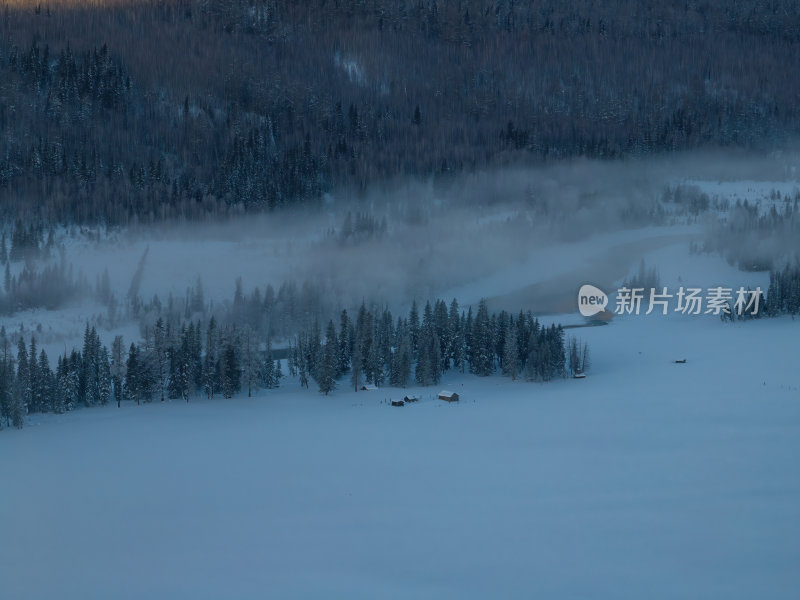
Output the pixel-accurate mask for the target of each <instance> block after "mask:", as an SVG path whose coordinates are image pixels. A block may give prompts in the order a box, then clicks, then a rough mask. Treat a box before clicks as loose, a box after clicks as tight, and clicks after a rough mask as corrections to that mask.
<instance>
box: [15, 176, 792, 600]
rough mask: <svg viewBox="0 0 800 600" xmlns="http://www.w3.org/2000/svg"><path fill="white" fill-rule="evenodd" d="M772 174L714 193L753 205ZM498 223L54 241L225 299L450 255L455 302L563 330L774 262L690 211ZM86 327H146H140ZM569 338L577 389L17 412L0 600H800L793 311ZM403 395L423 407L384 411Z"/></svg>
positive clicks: (98, 265)
mask: <svg viewBox="0 0 800 600" xmlns="http://www.w3.org/2000/svg"><path fill="white" fill-rule="evenodd" d="M711 185H712V184H710V183H709V184H708V186H711ZM714 185H717V184H714ZM726 185H727V184H726ZM786 185H790V184H786ZM791 185H794V184H791ZM708 186H706V187H705V188H704V190H705V191H709V193H711V192H712V191H713V190H710V188H709V187H708ZM773 187H774V186H773V185H772V184H770V183H767V184H763V185H760V187H758V188H757V189H756V187H755V184H752V183H751V182H740V184H739V185H738V186H733V187H732V188H731V189H728V188H725V190H722V189H721V188H720V190H719V193H723V192H724V193H725V194H726V195H728V196H731V195H733V194H744V193H745V192H746V193H747V194H749V195H748V198H751V197H752V199H753V201H759V202H761V201H763V202H767V201H768V200H769V193H768V191H769V190H771V189H773ZM751 188H752V189H751ZM792 189H793V188H792ZM737 190H738V191H737ZM765 190H766V191H765ZM783 191H788V188H787V189H786V190H783V189H782V192H783ZM751 192H752V194H751ZM762 192H763V193H762ZM490 217H491V215H489V216H486V215H484V216H482V217H481V219H480V220H479V222H478V223H477V224H472V225H470V226H471V227H474V228H475V229H474V230H473V232H474V233H475V236H476V238H477V237H479V236H478V233H480V232H481V231H483V232H484V233H485V232H487V231H494V230H492V229H491V228H492V227H497V228H498V229H497V231H498V232H500V233H499V234H497V235H496V236H495V239H493V240H491V241H490V242H489V244H490V245H489V246H487V247H488V248H490V250H485V249H484V247H483V246H481V245H479V244H474V243H473V241H472V238H470V237H469V236H465V238H464V239H460V240H457V243H456V242H453V241H452V239H456V238H457V237H458V236H453V238H450V237H446V236H445V237H443V238H442V240H441V241H440V242H437V243H438V244H439V245H438V246H437V247H436V248H437V253H434V252H433V251H432V250H431V248H432V246H431V247H428V246H425V245H419V244H417V243H415V241H414V240H411V241H410V242H409V243H408V244H406V245H404V246H402V247H399V248H395V247H394V246H392V247H391V248H388V246H391V244H387V248H381V247H380V246H379V245H376V246H374V247H373V246H371V245H369V244H367V245H365V246H359V247H356V248H351V249H347V248H345V249H343V250H342V249H340V250H337V251H336V252H340V253H341V254H337V253H336V252H333V251H332V249H333V246H326V245H325V244H322V243H320V239H318V238H313V239H312V238H307V237H306V238H304V237H303V235H302V229H292V228H291V224H290V223H287V225H286V229H285V231H283V232H282V234H281V235H276V236H273V235H272V234H271V235H269V236H267V235H265V236H259V234H258V227H259V226H260V225H259V224H258V223H256V224H255V225H254V231H251V232H249V233H248V235H247V236H246V237H241V239H240V238H237V236H236V232H233V231H227V230H225V231H222V232H220V231H216V230H215V231H214V234H215V236H216V237H211V236H203V235H200V236H198V235H197V232H194V233H193V234H192V235H188V234H187V236H183V234H180V235H178V234H169V235H167V234H165V235H164V236H163V237H160V238H159V237H153V238H152V239H146V240H142V239H133V240H127V239H126V238H124V237H123V238H121V239H120V240H116V241H115V240H112V241H109V242H102V243H101V244H100V245H96V244H94V243H84V242H83V241H81V239H80V238H73V241H72V242H71V244H69V245H68V248H67V250H68V255H69V260H75V262H76V266H78V267H80V268H81V269H83V271H84V272H85V273H86V274H87V275H88V276H89V278H90V280H91V281H94V277H95V276H96V275H98V274H99V273H101V272H102V270H103V269H104V268H108V269H109V271H110V273H111V279H112V287H113V288H114V289H115V291H117V293H118V294H122V295H124V293H125V291H126V289H127V286H128V284H129V282H130V279H131V276H132V273H133V271H134V270H135V268H136V264H137V263H138V261H139V258H140V257H141V254H142V253H143V251H144V249H145V248H146V247H148V246H149V247H150V254H149V256H148V263H147V267H146V269H145V277H144V280H143V283H142V294H143V295H144V296H145V297H148V296H149V295H150V294H153V293H159V294H160V295H162V296H164V295H166V293H167V292H169V291H172V292H173V293H176V294H180V293H183V290H185V287H186V286H188V285H191V284H192V283H193V282H194V280H195V278H196V276H197V275H198V274H200V273H203V277H204V286H205V289H206V293H207V297H209V298H212V299H215V301H220V300H222V299H224V298H229V297H230V295H231V293H232V290H233V281H234V280H235V277H236V275H237V274H242V275H243V276H244V278H245V281H246V285H247V286H248V287H249V286H251V285H262V286H263V284H264V283H266V282H267V281H272V280H273V277H275V278H278V279H280V276H281V274H282V273H286V272H291V271H293V270H298V268H299V267H298V265H300V264H301V263H303V262H304V261H307V260H310V262H309V264H312V263H313V261H314V260H317V259H316V256H317V254H324V255H325V256H322V257H321V258H320V259H319V260H320V261H322V262H323V263H325V264H327V263H326V262H325V261H328V262H330V264H331V265H334V263H335V264H336V265H338V264H339V262H342V264H343V265H344V266H342V270H341V272H340V276H342V277H346V276H347V275H348V274H351V273H354V272H362V273H372V271H370V270H369V269H368V268H367V267H366V263H364V262H359V261H373V262H375V261H374V257H373V256H371V254H372V253H375V252H380V253H381V254H380V256H381V257H382V258H383V259H384V261H388V262H385V264H393V265H395V264H396V265H397V268H398V269H399V271H397V272H402V273H405V274H409V273H412V272H413V271H414V270H415V269H414V265H416V264H418V262H419V256H420V255H430V256H431V257H433V255H434V254H438V251H439V250H441V256H442V257H441V258H439V259H438V261H439V262H436V261H435V260H434V259H433V258H431V264H428V263H427V262H426V263H425V269H427V271H426V272H425V275H426V277H429V279H430V280H436V278H435V277H434V275H436V273H437V272H438V271H437V270H442V269H444V270H446V269H447V268H448V265H450V264H451V263H453V264H455V262H454V261H455V259H454V258H453V257H460V262H459V264H460V265H461V266H460V267H459V269H460V270H459V271H458V277H452V278H450V279H447V278H442V279H441V281H439V283H441V286H442V290H444V291H443V292H441V293H442V294H443V296H444V297H446V298H450V297H452V296H457V297H458V299H459V302H460V303H461V304H462V306H466V305H467V304H470V303H474V302H477V300H478V299H479V298H481V297H488V298H489V299H490V303H492V305H493V307H495V308H508V309H512V310H514V312H516V311H517V310H519V309H520V308H523V309H528V308H530V309H532V310H535V311H537V312H546V313H548V312H549V313H556V314H549V315H548V316H547V317H546V318H545V319H544V320H545V321H546V322H551V321H556V322H563V323H570V324H576V323H580V322H581V321H582V318H580V317H578V315H577V313H575V312H574V311H573V312H571V313H569V314H557V313H558V312H559V311H561V310H572V309H573V308H574V304H575V296H576V293H577V290H578V288H579V287H580V285H581V284H583V283H593V284H596V285H599V286H600V287H601V288H603V289H605V290H606V291H607V292H609V293H610V294H611V293H612V292H613V291H614V288H615V286H616V285H618V284H619V283H620V281H621V279H622V278H624V276H625V275H626V274H628V273H632V272H634V271H635V270H636V268H637V267H638V264H639V260H640V258H641V257H644V259H645V261H646V264H647V266H648V267H657V268H658V270H659V272H660V275H661V284H662V285H665V286H668V287H669V290H670V291H671V292H673V293H674V292H675V291H676V288H677V287H678V286H681V285H683V286H696V287H702V288H707V287H712V286H727V287H732V288H734V289H736V288H738V287H739V286H751V287H755V286H761V288H762V289H764V290H766V287H767V282H768V274H766V273H744V272H741V271H738V270H736V269H735V268H733V267H731V266H729V265H728V264H726V263H725V262H724V261H723V260H722V259H720V258H719V257H716V256H712V255H699V256H698V255H690V254H689V241H690V240H692V239H695V238H696V236H697V235H698V234H699V233H700V229H699V227H697V226H696V225H681V226H673V227H664V228H644V229H635V230H629V231H618V232H614V233H607V234H600V235H595V236H593V237H590V238H588V239H582V240H580V241H576V242H564V243H562V244H559V245H557V246H554V245H549V246H547V247H545V248H542V247H541V245H537V244H535V243H533V242H531V243H530V244H528V240H527V238H525V237H520V238H508V239H504V236H505V234H506V233H507V231H510V230H511V228H512V227H511V226H510V225H509V227H508V228H505V227H504V226H502V223H504V222H505V221H504V219H508V218H509V215H508V214H505V213H501V214H500V216H499V218H498V219H495V220H493V219H492V218H490ZM332 222H333V221H332ZM484 228H487V229H484ZM320 231H322V229H320ZM426 235H427V233H426ZM465 244H466V245H469V246H474V248H472V249H471V252H470V253H469V254H465V253H463V252H462V251H463V248H464V245H465ZM328 250H331V252H328ZM412 250H413V251H412ZM483 252H485V254H486V256H485V260H484V262H481V261H480V260H478V257H479V256H480V255H481V253H483ZM328 255H329V256H328ZM406 255H407V256H406ZM309 257H310V259H309ZM387 257H388V258H387ZM395 259H397V260H395ZM234 264H235V265H237V272H233V271H232V269H231V265H234ZM419 264H420V265H422V263H421V262H420V263H419ZM454 268H455V267H454ZM204 269H207V270H204ZM302 272H303V273H307V272H308V273H310V272H313V269H306V270H303V271H302ZM206 273H208V275H206ZM468 275H472V277H471V278H470V277H468ZM375 277H376V278H375V279H369V278H368V277H365V279H364V281H361V282H360V283H361V285H366V284H370V285H371V286H373V287H374V288H375V289H376V290H378V291H380V290H382V289H384V288H381V287H380V285H379V284H380V282H384V284H386V285H388V283H386V282H390V283H391V281H393V279H392V278H393V277H395V271H394V270H388V269H383V270H382V271H381V272H380V273H378V274H377V275H375ZM397 277H399V278H400V279H402V277H400V276H399V275H398V276H397ZM451 279H452V281H451ZM375 282H377V283H375ZM404 285H405V284H402V285H400V284H398V286H397V289H394V288H392V291H393V293H395V294H396V296H397V297H402V298H405V296H402V295H401V294H400V291H402V290H401V288H403V286H404ZM438 292H440V290H437V293H438ZM611 308H612V309H613V298H612V306H611ZM101 311H102V309H101V308H99V307H97V306H96V305H95V304H93V302H92V301H90V300H87V301H86V302H85V303H84V304H83V305H81V306H73V307H70V308H66V309H64V310H61V311H58V312H57V313H55V314H48V313H47V312H46V311H28V312H26V313H21V314H18V315H15V316H14V317H13V318H7V319H3V320H2V323H3V324H4V325H6V327H7V328H9V329H16V328H18V327H19V324H20V323H21V322H22V323H24V324H25V327H26V329H28V330H30V329H34V330H35V329H36V328H37V327H38V326H39V325H40V324H41V325H42V328H41V330H40V331H38V332H37V335H38V337H39V340H40V342H41V344H42V345H43V346H44V347H46V348H47V350H48V353H50V356H51V362H54V360H55V356H56V355H57V353H58V352H60V351H63V348H64V346H65V345H71V344H70V341H72V342H73V343H76V344H80V343H81V336H82V333H83V327H84V323H85V321H86V320H87V319H91V318H92V316H93V315H94V314H95V312H97V313H99V312H101ZM100 333H101V336H103V340H104V342H106V343H109V342H110V339H111V338H112V337H113V335H114V334H115V333H122V334H123V335H125V337H126V341H130V340H133V339H136V338H137V328H136V325H135V324H132V323H127V324H122V325H121V326H119V327H116V328H115V329H114V330H112V331H108V330H104V329H102V328H101V331H100ZM568 333H569V334H570V335H576V336H578V337H579V338H580V339H581V341H586V342H588V343H589V345H590V347H591V352H592V369H591V372H590V374H589V376H588V377H587V378H586V379H585V380H564V381H557V382H552V383H548V384H531V383H525V382H511V381H509V380H507V379H504V378H501V377H499V376H496V377H491V378H486V379H480V378H475V377H472V376H469V375H458V374H448V375H447V376H446V378H445V380H444V381H443V382H442V386H441V387H442V388H451V389H454V390H455V391H457V392H459V393H460V394H461V395H462V401H461V402H460V403H458V404H452V405H451V404H446V403H444V402H442V401H439V400H436V399H435V394H436V392H437V391H438V388H437V389H431V388H426V389H420V388H417V389H411V390H397V389H388V388H387V389H381V390H378V391H375V392H359V393H353V392H350V391H348V390H346V389H340V390H338V391H336V392H335V393H334V394H333V395H331V396H329V397H323V396H320V395H319V394H317V393H316V392H315V391H313V390H312V391H307V390H303V389H301V388H300V386H299V384H298V383H297V382H296V381H285V382H284V385H283V387H282V388H281V389H279V390H275V391H270V392H260V393H258V394H257V395H256V396H255V397H254V398H251V399H248V398H244V397H239V398H235V399H232V400H223V399H216V400H214V401H207V400H202V399H199V398H198V399H194V400H192V402H191V403H190V404H188V405H187V404H185V403H181V402H166V403H164V404H160V403H155V404H151V405H146V406H141V407H136V406H123V408H122V409H117V408H116V407H115V406H109V407H105V408H93V409H84V410H77V411H75V412H73V413H70V414H67V415H62V416H54V415H32V416H30V417H29V419H28V421H27V423H26V427H25V429H23V430H21V431H16V430H4V431H2V432H0V473H2V481H3V484H2V487H0V598H14V599H26V598H30V599H48V600H49V599H51V598H80V599H81V600H84V599H86V600H89V599H93V598H97V599H101V598H102V599H106V598H114V599H117V598H119V599H126V598H131V599H139V598H165V599H175V598H191V599H203V598H214V599H216V598H278V599H286V598H325V599H328V598H348V599H351V598H352V599H357V598H369V599H373V598H404V599H405V598H436V599H441V598H458V599H466V598H480V599H484V598H559V599H562V598H592V599H600V598H613V599H620V598H630V599H636V600H640V599H642V598H648V599H652V598H655V599H658V598H664V599H670V600H672V599H675V598H703V599H706V598H714V599H716V598H720V599H723V598H724V599H725V600H729V599H737V598H741V599H748V600H750V599H752V598H770V599H771V600H772V599H777V600H780V599H784V598H785V599H795V598H797V597H798V596H799V595H800V569H798V568H797V565H800V470H798V468H797V457H798V456H800V370H798V368H797V365H798V351H800V321H794V320H792V319H789V318H781V319H763V320H756V321H751V322H746V323H742V322H737V323H722V322H720V320H719V318H717V317H713V316H685V315H680V314H671V315H669V316H666V317H665V316H661V315H655V314H654V315H650V316H647V317H646V316H624V317H616V318H615V319H614V320H613V321H612V322H611V323H610V324H609V325H608V326H605V327H593V328H581V329H570V330H569V331H568ZM679 358H680V359H683V358H685V359H686V360H687V362H686V364H676V363H674V360H675V359H679ZM342 386H343V387H346V386H344V384H342ZM409 392H416V393H418V394H419V395H420V397H421V400H420V402H418V403H416V404H413V405H408V406H405V407H403V408H392V407H390V406H389V405H388V400H389V399H390V398H397V397H400V396H402V395H404V394H405V393H409Z"/></svg>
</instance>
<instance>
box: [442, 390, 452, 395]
mask: <svg viewBox="0 0 800 600" xmlns="http://www.w3.org/2000/svg"><path fill="white" fill-rule="evenodd" d="M454 393H455V392H448V391H447V390H442V391H441V392H439V395H440V396H452V395H453V394H454Z"/></svg>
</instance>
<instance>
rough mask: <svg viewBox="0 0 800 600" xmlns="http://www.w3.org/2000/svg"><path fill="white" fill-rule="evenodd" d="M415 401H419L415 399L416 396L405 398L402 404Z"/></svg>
mask: <svg viewBox="0 0 800 600" xmlns="http://www.w3.org/2000/svg"><path fill="white" fill-rule="evenodd" d="M417 400H419V398H417V397H416V396H406V397H405V398H403V401H404V402H416V401H417Z"/></svg>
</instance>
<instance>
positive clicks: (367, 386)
mask: <svg viewBox="0 0 800 600" xmlns="http://www.w3.org/2000/svg"><path fill="white" fill-rule="evenodd" d="M360 389H361V391H362V392H374V391H375V390H377V389H378V386H377V385H372V384H371V383H365V384H364V385H362V386H361V388H360Z"/></svg>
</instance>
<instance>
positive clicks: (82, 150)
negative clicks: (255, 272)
mask: <svg viewBox="0 0 800 600" xmlns="http://www.w3.org/2000/svg"><path fill="white" fill-rule="evenodd" d="M798 72H800V3H797V2H793V1H790V0H775V1H765V0H741V1H738V2H702V1H691V0H689V1H687V0H683V1H676V0H663V1H662V2H652V3H649V2H648V3H645V2H639V1H638V0H618V1H611V2H598V1H591V0H571V1H563V0H562V1H555V0H550V1H536V2H522V1H514V0H491V1H490V0H454V1H452V0H451V1H448V0H438V1H437V0H338V1H335V0H313V1H308V2H306V1H302V0H225V1H213V0H201V1H198V0H163V1H160V2H152V1H143V2H136V1H132V2H124V1H112V2H102V1H99V2H81V1H79V2H74V1H69V0H62V1H56V2H52V3H50V4H47V3H41V4H38V3H33V2H23V1H20V0H11V2H10V3H7V4H3V3H0V206H1V207H2V210H3V211H4V214H5V217H6V218H8V217H13V218H16V217H22V218H24V219H27V220H31V219H34V220H45V221H51V222H53V221H59V222H89V223H91V222H99V221H104V222H107V223H112V224H124V223H129V222H132V221H134V220H138V221H157V220H163V219H168V218H174V217H187V218H202V217H204V216H213V215H221V214H224V213H229V212H232V211H233V212H239V211H242V210H254V209H259V210H260V209H272V208H276V207H281V206H287V205H292V204H298V203H309V202H313V201H315V200H316V199H317V198H319V197H320V195H321V194H322V193H323V192H325V191H328V190H335V189H341V188H347V189H363V188H364V187H365V186H366V185H367V184H370V183H374V182H376V181H381V180H390V179H392V178H394V177H398V176H406V175H415V176H423V177H428V176H439V175H442V174H448V173H454V172H459V171H463V170H473V169H477V168H482V167H485V166H492V165H502V164H508V163H511V162H514V163H519V162H526V161H529V162H535V161H541V160H548V159H552V158H559V157H566V156H575V155H585V156H592V157H617V156H625V155H634V154H636V155H640V154H645V153H654V152H664V151H675V150H681V149H688V148H697V147H707V146H745V147H774V146H775V145H780V144H782V143H784V142H785V141H786V140H787V139H789V138H790V137H791V136H793V135H795V134H796V133H797V132H798V130H800V114H798V110H799V109H800V78H797V77H796V76H795V74H796V73H798Z"/></svg>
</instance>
